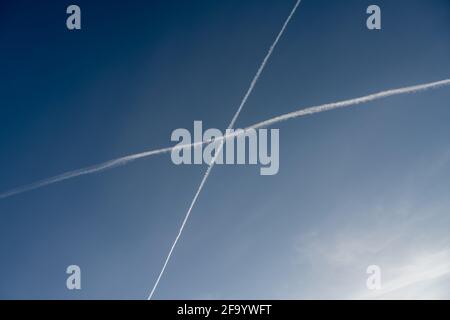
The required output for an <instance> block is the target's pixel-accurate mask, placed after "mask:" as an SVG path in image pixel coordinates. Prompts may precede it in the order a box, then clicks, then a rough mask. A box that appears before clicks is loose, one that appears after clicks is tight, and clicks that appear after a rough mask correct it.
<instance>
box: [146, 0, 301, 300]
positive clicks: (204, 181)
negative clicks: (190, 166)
mask: <svg viewBox="0 0 450 320" xmlns="http://www.w3.org/2000/svg"><path fill="white" fill-rule="evenodd" d="M300 2H301V0H297V1H296V3H295V5H294V7H293V8H292V10H291V12H290V13H289V15H288V17H287V18H286V21H285V22H284V24H283V26H282V27H281V30H280V32H279V33H278V35H277V36H276V38H275V40H274V42H273V43H272V45H271V46H270V48H269V50H268V51H267V54H266V56H265V57H264V59H263V61H262V63H261V65H260V66H259V68H258V71H257V72H256V74H255V76H254V77H253V80H252V82H251V83H250V86H249V88H248V89H247V92H246V93H245V95H244V98H242V101H241V103H240V105H239V107H238V109H237V111H236V113H235V114H234V116H233V118H232V119H231V121H230V124H229V125H228V129H231V128H233V127H234V124H235V122H236V120H237V118H238V117H239V115H240V113H241V111H242V109H243V108H244V105H245V103H246V102H247V100H248V97H249V96H250V94H251V93H252V91H253V89H254V88H255V85H256V82H258V79H259V77H260V76H261V73H262V72H263V70H264V67H265V66H266V64H267V61H269V59H270V56H271V55H272V52H273V50H274V49H275V47H276V46H277V44H278V41H279V40H280V38H281V37H282V35H283V33H284V30H285V29H286V27H287V25H288V24H289V21H290V20H291V18H292V16H293V15H294V14H295V11H296V10H297V7H298V6H299V5H300ZM222 146H223V140H221V141H220V145H219V148H218V151H217V152H215V153H214V158H213V159H212V161H211V163H210V164H209V166H208V169H206V172H205V175H204V176H203V179H202V181H201V182H200V185H199V186H198V189H197V192H196V193H195V196H194V198H193V199H192V202H191V205H190V206H189V209H188V211H187V213H186V215H185V217H184V219H183V222H182V224H181V227H180V229H179V231H178V234H177V236H176V237H175V240H174V242H173V244H172V247H171V248H170V250H169V253H168V255H167V257H166V260H165V261H164V265H163V267H162V269H161V271H160V273H159V275H158V278H157V279H156V282H155V284H154V285H153V288H152V290H151V292H150V294H149V296H148V300H151V298H152V297H153V294H154V293H155V290H156V288H157V287H158V284H159V281H160V280H161V277H162V275H163V274H164V271H165V270H166V267H167V264H168V263H169V261H170V257H171V256H172V253H173V250H174V249H175V246H176V245H177V242H178V240H179V238H180V236H181V234H182V233H183V229H184V226H185V225H186V222H187V220H188V219H189V216H190V215H191V211H192V209H193V208H194V205H195V203H196V202H197V199H198V196H199V195H200V192H201V191H202V189H203V186H204V185H205V183H206V180H208V177H209V174H210V173H211V171H212V168H213V167H214V164H215V162H216V158H217V155H218V154H219V153H220V151H221V150H222Z"/></svg>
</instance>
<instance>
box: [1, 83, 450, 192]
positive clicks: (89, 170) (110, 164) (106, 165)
mask: <svg viewBox="0 0 450 320" xmlns="http://www.w3.org/2000/svg"><path fill="white" fill-rule="evenodd" d="M448 85H450V79H447V80H441V81H436V82H431V83H426V84H421V85H416V86H411V87H404V88H400V89H393V90H387V91H382V92H379V93H375V94H370V95H367V96H364V97H359V98H354V99H350V100H344V101H339V102H334V103H327V104H322V105H319V106H313V107H308V108H305V109H300V110H297V111H294V112H290V113H286V114H283V115H280V116H277V117H274V118H271V119H268V120H265V121H262V122H258V123H256V124H254V125H251V126H249V127H247V128H245V129H244V130H243V131H240V132H237V133H236V132H235V133H233V134H228V135H225V136H223V137H220V138H217V139H216V141H220V140H224V139H230V138H234V137H236V136H238V135H241V134H244V133H245V131H246V130H249V129H259V128H263V127H269V126H272V125H274V124H276V123H279V122H282V121H286V120H290V119H293V118H298V117H303V116H306V115H310V114H314V113H319V112H324V111H328V110H333V109H337V108H344V107H350V106H353V105H357V104H361V103H365V102H370V101H373V100H377V99H381V98H386V97H389V96H393V95H400V94H408V93H414V92H418V91H423V90H427V89H436V88H439V87H442V86H448ZM211 141H212V140H205V141H200V142H195V143H191V144H185V145H176V146H174V147H166V148H161V149H157V150H149V151H145V152H141V153H136V154H132V155H129V156H125V157H122V158H117V159H114V160H110V161H106V162H103V163H101V164H98V165H93V166H90V167H85V168H81V169H77V170H74V171H69V172H66V173H63V174H60V175H58V176H54V177H51V178H48V179H45V180H41V181H38V182H35V183H33V184H29V185H26V186H23V187H19V188H16V189H13V190H10V191H6V192H4V193H1V194H0V199H4V198H8V197H11V196H14V195H17V194H20V193H23V192H26V191H30V190H34V189H38V188H41V187H44V186H47V185H50V184H53V183H57V182H60V181H64V180H67V179H72V178H75V177H78V176H82V175H86V174H93V173H97V172H100V171H104V170H108V169H112V168H115V167H118V166H122V165H125V164H127V163H129V162H132V161H135V160H138V159H141V158H146V157H150V156H154V155H158V154H162V153H168V152H171V151H174V150H178V149H184V148H192V147H194V148H195V147H199V146H201V145H203V144H207V143H210V142H211Z"/></svg>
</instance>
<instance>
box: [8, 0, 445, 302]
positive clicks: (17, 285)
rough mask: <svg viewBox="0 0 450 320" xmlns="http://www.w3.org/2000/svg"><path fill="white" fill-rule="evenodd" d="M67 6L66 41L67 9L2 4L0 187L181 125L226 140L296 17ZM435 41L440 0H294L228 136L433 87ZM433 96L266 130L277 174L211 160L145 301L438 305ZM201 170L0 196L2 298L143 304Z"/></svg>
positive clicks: (139, 173)
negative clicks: (75, 280) (376, 16)
mask: <svg viewBox="0 0 450 320" xmlns="http://www.w3.org/2000/svg"><path fill="white" fill-rule="evenodd" d="M76 3H77V4H78V5H79V6H80V7H81V10H82V30H80V31H68V30H67V29H66V27H65V19H66V14H65V9H66V7H67V6H68V5H69V4H72V2H66V1H45V2H43V3H41V2H36V1H21V0H20V1H2V3H1V4H0V46H1V50H0V64H1V72H0V82H1V83H0V84H1V85H0V96H1V97H2V99H1V103H0V190H1V191H5V190H8V189H11V188H13V187H16V186H20V185H24V184H28V183H30V182H34V181H36V180H40V179H42V178H46V177H49V176H53V175H56V174H59V173H62V172H65V171H68V170H72V169H76V168H80V167H84V166H87V165H91V164H95V163H98V162H102V161H105V160H108V159H112V158H116V157H119V156H123V155H127V154H132V153H135V152H140V151H143V150H149V149H154V148H159V147H164V146H167V145H169V144H170V134H171V132H172V131H173V130H174V129H176V128H192V126H193V121H194V120H202V121H203V123H204V126H206V127H209V128H221V129H224V128H226V126H227V125H228V123H229V121H230V119H231V118H232V116H233V114H234V112H235V111H236V109H237V107H238V105H239V102H240V100H241V99H242V96H243V95H244V93H245V90H246V89H247V87H248V85H249V83H250V81H251V79H252V77H253V75H254V74H255V72H256V70H257V68H258V66H259V64H260V63H261V60H262V59H263V57H264V55H265V53H266V51H267V49H268V47H269V46H270V44H271V43H272V41H273V39H274V37H275V36H276V34H277V33H278V31H279V29H280V28H281V25H282V23H283V21H284V19H285V18H286V16H287V15H288V13H289V11H290V10H291V8H292V7H293V5H294V1H287V0H286V1H273V0H270V1H269V0H264V1H261V0H258V1H256V0H246V1H234V0H233V1H197V0H192V1H127V2H122V1H120V2H119V1H77V2H76ZM374 3H376V4H378V5H379V6H380V7H381V10H382V30H381V31H369V30H367V28H366V26H365V20H366V18H367V15H366V14H365V10H366V8H367V6H368V5H370V4H374ZM449 39H450V3H449V2H448V1H446V0H431V1H430V0H428V1H425V0H408V1H406V0H403V1H383V0H378V1H375V2H374V1H361V0H349V1H345V3H344V2H343V1H327V0H314V1H311V0H303V1H302V3H301V5H300V7H299V8H298V11H297V13H296V15H295V16H294V18H293V19H292V21H291V23H290V24H289V26H288V28H287V30H286V33H285V34H284V36H283V38H282V40H281V41H280V43H279V45H278V46H277V48H276V50H275V52H274V54H273V56H272V58H271V60H270V62H269V64H268V65H267V67H266V69H265V70H264V73H263V75H262V77H261V79H260V81H259V82H258V84H257V86H256V88H255V90H254V92H253V94H252V96H251V97H250V99H249V101H248V103H247V105H246V107H245V109H244V110H243V112H242V114H241V116H240V118H239V120H238V122H237V124H236V125H237V127H244V126H246V125H249V124H253V123H255V122H258V121H261V120H265V119H267V118H270V117H272V116H275V115H278V114H281V113H285V112H290V111H293V110H297V109H299V108H301V107H308V106H310V105H315V104H320V103H326V102H333V101H337V100H342V99H347V98H353V97H356V96H361V95H365V94H369V93H373V92H377V91H381V90H385V89H390V88H397V87H403V86H408V85H414V84H419V83H425V82H431V81H436V80H441V79H446V78H449V75H450V60H449V59H448V57H449V56H450V41H449ZM449 101H450V91H449V90H448V88H443V89H438V90H433V91H427V92H423V93H419V94H415V95H409V96H399V97H393V98H389V99H385V100H379V101H375V102H372V103H368V104H367V105H364V106H361V107H358V108H349V109H345V110H336V111H331V112H327V113H323V114H318V115H314V116H311V117H306V118H302V119H297V120H292V121H289V122H285V123H282V124H280V125H279V126H278V128H279V129H280V170H279V173H278V174H277V175H275V176H260V175H259V168H258V167H256V166H216V167H215V168H214V171H213V173H212V174H211V176H210V179H209V180H208V182H207V185H206V186H205V189H204V191H203V192H202V194H201V196H200V198H199V201H198V202H197V204H196V207H195V208H194V210H193V212H192V216H191V219H190V220H189V222H188V225H187V226H186V229H185V231H184V233H183V236H182V239H181V240H180V242H179V245H178V246H177V248H176V250H175V252H174V256H173V259H172V260H171V262H170V264H169V266H168V268H167V269H166V274H165V275H164V277H163V278H162V280H161V283H160V286H159V288H158V291H157V292H156V294H155V296H154V297H155V298H157V299H171V298H187V299H195V298H228V299H232V298H236V299H238V298H247V299H258V298H265V299H268V298H287V299H293V298H362V297H370V298H371V297H375V298H377V297H379V296H380V297H381V298H398V297H400V298H447V299H448V298H450V292H449V290H448V288H449V287H450V286H449V284H450V277H449V274H450V246H449V245H450V234H449V232H448V226H449V225H450V217H449V213H448V210H449V209H448V208H449V207H450V203H449V202H450V200H449V197H448V192H449V187H450V185H449V181H450V179H449V178H450V143H449V140H448V137H449V136H450V126H449V125H448V120H449V119H450V108H449ZM205 169H206V167H205V166H204V165H203V166H200V165H197V166H195V165H192V166H175V165H173V164H172V162H171V160H170V155H162V156H158V157H153V158H149V159H144V160H141V161H137V162H134V163H132V164H130V165H128V166H124V167H120V168H117V169H115V170H111V171H107V172H103V173H99V174H96V175H92V176H85V177H80V178H78V179H74V180H69V181H66V182H62V183H60V184H55V185H52V186H49V187H46V188H42V189H39V190H35V191H32V192H29V193H24V194H21V195H18V196H16V197H11V198H7V199H3V200H1V201H0V216H1V219H2V223H1V224H0V297H1V298H6V299H10V298H19V299H24V298H37V299H46V298H58V299H92V298H100V299H112V298H116V299H145V298H146V297H147V295H148V293H149V291H150V289H151V287H152V286H153V283H154V281H155V279H156V277H157V275H158V273H159V271H160V268H161V267H162V264H163V262H164V258H165V256H166V254H167V252H168V250H169V248H170V245H171V244H172V241H173V239H174V237H175V236H176V233H177V231H178V228H179V226H180V223H181V221H182V219H183V217H184V214H185V213H186V210H187V209H188V206H189V204H190V201H191V200H192V197H193V196H194V194H195V191H196V188H197V186H198V184H199V183H200V180H201V178H202V176H203V173H204V171H205ZM70 264H77V265H79V266H80V267H81V271H82V290H80V291H69V290H67V289H66V286H65V281H66V277H67V275H66V274H65V270H66V267H67V266H68V265H70ZM372 264H376V265H379V266H380V267H381V270H382V285H383V287H384V288H385V292H381V293H379V296H378V295H375V294H374V293H373V292H370V291H368V290H367V289H366V286H365V282H366V278H367V274H366V268H367V266H368V265H372Z"/></svg>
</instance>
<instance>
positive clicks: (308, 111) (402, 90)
mask: <svg viewBox="0 0 450 320" xmlns="http://www.w3.org/2000/svg"><path fill="white" fill-rule="evenodd" d="M448 85H450V79H446V80H441V81H436V82H431V83H425V84H419V85H416V86H411V87H404V88H399V89H392V90H386V91H382V92H378V93H374V94H370V95H368V96H364V97H359V98H354V99H350V100H345V101H340V102H333V103H327V104H322V105H319V106H314V107H309V108H306V109H300V110H298V111H294V112H290V113H286V114H283V115H281V116H278V117H274V118H271V119H269V120H266V121H262V122H259V123H257V124H254V125H252V126H250V127H249V128H253V129H258V128H262V127H267V126H271V125H273V124H275V123H278V122H282V121H286V120H289V119H292V118H297V117H302V116H306V115H309V114H314V113H319V112H324V111H328V110H333V109H338V108H344V107H349V106H353V105H357V104H361V103H367V102H370V101H373V100H377V99H382V98H387V97H390V96H395V95H399V94H406V93H414V92H418V91H424V90H428V89H435V88H438V87H442V86H448Z"/></svg>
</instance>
